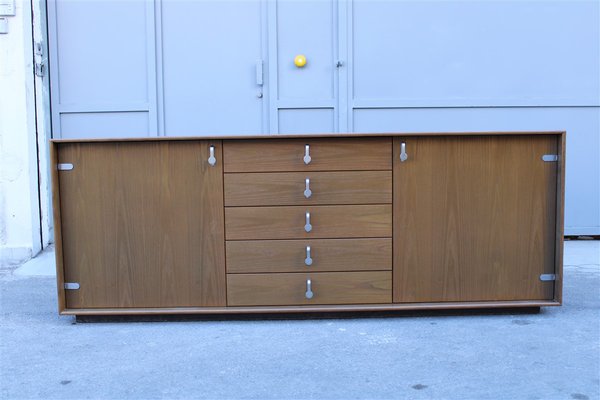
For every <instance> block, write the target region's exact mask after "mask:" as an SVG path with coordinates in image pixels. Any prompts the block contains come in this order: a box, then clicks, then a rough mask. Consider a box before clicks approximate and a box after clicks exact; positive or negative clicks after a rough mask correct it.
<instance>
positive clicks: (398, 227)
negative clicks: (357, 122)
mask: <svg viewBox="0 0 600 400" xmlns="http://www.w3.org/2000/svg"><path fill="white" fill-rule="evenodd" d="M402 143H405V149H406V155H407V156H408V158H407V159H406V160H405V161H404V162H402V161H400V153H401V144H402ZM557 147H558V141H557V138H556V136H549V135H548V136H546V135H543V136H542V135H530V136H485V137H484V136H473V137H464V136H463V137H419V138H413V137H410V138H396V139H395V142H394V217H393V218H394V301H395V302H400V303H402V302H446V301H449V302H451V301H484V300H544V299H552V297H553V285H554V282H542V281H540V279H539V277H540V274H544V273H554V251H555V239H556V237H555V229H556V228H555V219H556V187H557V163H556V162H544V161H542V156H543V155H544V154H556V153H557Z"/></svg>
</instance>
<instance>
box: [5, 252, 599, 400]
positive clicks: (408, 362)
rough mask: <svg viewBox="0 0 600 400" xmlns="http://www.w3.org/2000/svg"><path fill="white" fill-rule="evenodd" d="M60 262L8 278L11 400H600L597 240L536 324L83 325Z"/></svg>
mask: <svg viewBox="0 0 600 400" xmlns="http://www.w3.org/2000/svg"><path fill="white" fill-rule="evenodd" d="M51 256H52V255H51V254H50V255H48V254H43V255H42V258H38V259H36V260H34V261H32V262H31V263H28V264H27V265H25V266H23V267H21V268H20V269H19V270H16V271H3V272H2V273H1V274H0V275H1V276H0V290H1V292H0V293H1V298H0V299H1V316H0V324H1V325H0V339H1V343H0V357H1V358H0V367H1V370H0V379H1V381H0V396H1V398H3V399H39V398H42V399H125V398H132V399H133V398H135V399H154V398H255V399H269V398H336V399H353V398H375V399H380V398H400V399H403V398H409V399H576V400H585V399H593V400H596V399H599V398H600V378H599V375H600V346H599V341H600V318H599V317H600V313H599V310H600V266H599V264H600V260H599V259H600V242H597V241H596V242H591V241H585V242H582V241H580V242H567V243H566V246H565V264H566V265H565V285H564V306H563V307H557V308H547V309H542V312H541V313H539V314H531V315H524V314H517V313H513V314H501V315H451V316H444V315H419V314H417V315H413V316H410V317H395V318H380V317H375V318H350V319H313V320H310V319H309V320H216V321H215V320H208V321H207V320H201V321H180V322H134V323H131V322H127V323H124V322H103V323H75V321H74V318H72V317H60V316H58V315H57V312H56V293H55V283H54V278H53V277H51V276H44V275H52V262H53V261H52V258H51ZM43 257H45V258H43ZM40 260H45V261H42V262H40ZM32 263H33V264H32ZM33 274H35V275H36V276H32V275H33Z"/></svg>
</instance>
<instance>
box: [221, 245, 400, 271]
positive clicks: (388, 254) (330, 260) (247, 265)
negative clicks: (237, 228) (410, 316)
mask: <svg viewBox="0 0 600 400" xmlns="http://www.w3.org/2000/svg"><path fill="white" fill-rule="evenodd" d="M226 255H227V272H228V273H260V272H269V273H270V272H327V271H369V270H371V271H378V270H391V269H392V239H389V238H377V239H320V240H248V241H246V240H234V241H228V242H227V244H226Z"/></svg>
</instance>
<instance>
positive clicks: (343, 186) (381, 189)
mask: <svg viewBox="0 0 600 400" xmlns="http://www.w3.org/2000/svg"><path fill="white" fill-rule="evenodd" d="M224 180H225V181H224V182H225V205H226V206H278V205H300V204H385V203H391V202H392V172H391V171H342V172H271V173H233V174H225V177H224ZM307 188H308V189H309V190H310V192H306V189H307ZM307 195H308V197H307Z"/></svg>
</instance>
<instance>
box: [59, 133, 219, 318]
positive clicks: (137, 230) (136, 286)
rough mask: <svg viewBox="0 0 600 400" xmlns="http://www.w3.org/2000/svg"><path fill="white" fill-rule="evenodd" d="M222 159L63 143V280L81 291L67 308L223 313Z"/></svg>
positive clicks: (195, 145) (175, 150) (133, 145)
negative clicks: (206, 309) (215, 309)
mask: <svg viewBox="0 0 600 400" xmlns="http://www.w3.org/2000/svg"><path fill="white" fill-rule="evenodd" d="M209 146H215V155H216V159H217V163H216V165H215V166H210V165H209V164H208V162H207V159H208V157H209ZM221 155H222V151H221V143H220V142H219V141H214V142H208V141H191V142H189V141H168V142H157V141H154V142H107V143H63V144H59V147H58V158H59V162H60V163H71V164H73V169H72V170H70V171H60V172H59V186H60V207H61V224H62V242H63V246H62V250H63V265H64V275H65V281H66V282H76V283H79V285H80V288H79V289H78V290H65V292H66V293H65V296H66V299H65V300H66V307H67V308H70V309H77V308H98V307H102V308H117V307H182V306H224V305H225V255H224V252H225V248H224V231H223V229H224V228H223V226H224V221H223V184H222V182H223V178H222V172H223V170H222V156H221Z"/></svg>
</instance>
